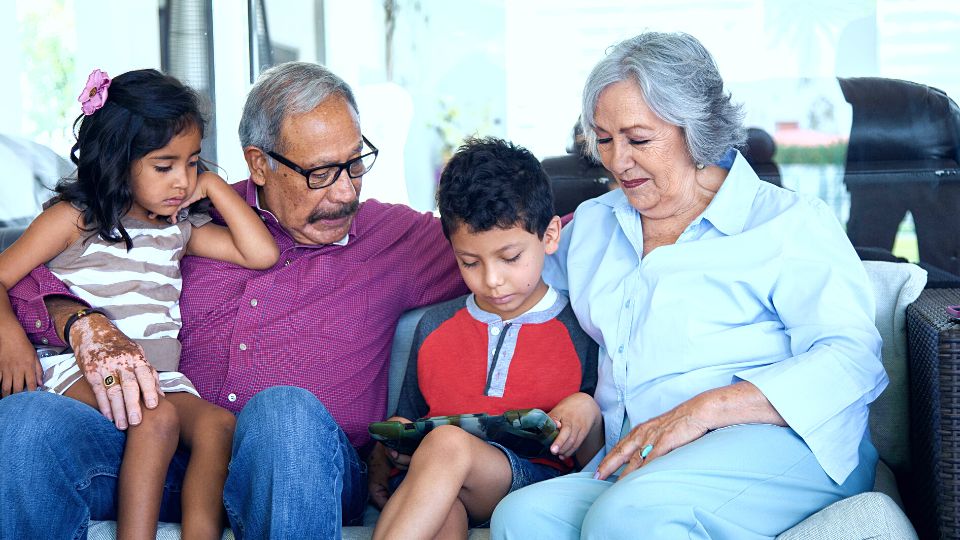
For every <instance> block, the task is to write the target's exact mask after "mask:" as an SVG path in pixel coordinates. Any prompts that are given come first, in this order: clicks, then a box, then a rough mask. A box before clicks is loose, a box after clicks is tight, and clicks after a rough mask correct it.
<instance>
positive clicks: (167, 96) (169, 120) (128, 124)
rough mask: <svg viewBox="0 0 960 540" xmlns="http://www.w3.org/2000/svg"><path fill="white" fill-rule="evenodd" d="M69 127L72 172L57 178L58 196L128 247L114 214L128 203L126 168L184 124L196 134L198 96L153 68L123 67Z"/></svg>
mask: <svg viewBox="0 0 960 540" xmlns="http://www.w3.org/2000/svg"><path fill="white" fill-rule="evenodd" d="M78 125H79V130H78V129H77V126H78ZM73 127H74V131H75V132H76V133H77V142H76V144H74V145H73V148H71V149H70V160H71V161H73V163H74V164H75V165H76V166H77V172H76V175H75V176H74V177H70V178H64V179H63V180H61V181H60V182H59V183H58V184H57V187H56V189H55V191H56V192H57V193H58V198H59V199H60V200H62V201H67V202H71V203H77V205H78V206H80V207H81V208H83V220H84V222H85V223H86V226H87V230H88V231H91V232H94V233H96V234H98V235H100V237H101V238H103V239H104V240H106V241H110V242H119V241H121V240H123V242H124V243H125V244H126V246H127V249H128V250H129V249H130V248H131V247H132V246H133V244H132V242H131V241H130V236H129V235H128V234H127V231H126V230H125V229H124V228H123V225H121V224H120V218H121V217H122V216H123V215H124V214H126V213H127V212H128V211H129V210H130V207H131V206H132V204H133V193H132V191H131V189H130V168H131V167H132V165H133V163H134V162H135V161H137V160H138V159H140V158H142V157H143V156H145V155H147V154H149V153H150V152H153V151H154V150H157V149H159V148H163V147H164V146H166V145H167V144H168V143H169V142H170V140H171V139H173V137H174V136H175V135H177V134H179V133H182V132H183V131H184V130H187V129H191V128H196V129H199V130H200V137H201V138H202V137H203V130H204V118H203V114H202V113H201V111H200V98H199V97H198V96H197V94H196V92H194V91H193V90H191V89H190V88H189V87H187V86H185V85H184V84H183V83H181V82H180V81H178V80H177V79H175V78H173V77H171V76H169V75H164V74H163V73H160V72H159V71H157V70H155V69H140V70H136V71H128V72H127V73H124V74H122V75H120V76H118V77H116V78H114V79H113V80H112V81H111V82H110V87H109V88H108V90H107V100H106V102H105V103H104V105H103V107H102V108H100V109H99V110H97V111H96V112H94V113H93V114H91V115H90V116H84V115H80V117H79V118H77V120H76V121H75V122H74V124H73Z"/></svg>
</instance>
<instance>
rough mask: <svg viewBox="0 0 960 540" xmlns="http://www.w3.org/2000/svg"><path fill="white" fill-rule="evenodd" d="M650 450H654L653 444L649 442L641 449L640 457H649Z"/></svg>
mask: <svg viewBox="0 0 960 540" xmlns="http://www.w3.org/2000/svg"><path fill="white" fill-rule="evenodd" d="M650 452H653V445H652V444H648V445H646V446H644V447H643V448H642V449H641V450H640V459H647V456H649V455H650Z"/></svg>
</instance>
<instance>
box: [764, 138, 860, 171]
mask: <svg viewBox="0 0 960 540" xmlns="http://www.w3.org/2000/svg"><path fill="white" fill-rule="evenodd" d="M773 160H774V161H776V162H777V163H778V164H780V165H843V164H844V163H846V161H847V143H846V142H839V143H835V144H829V145H823V146H779V147H777V152H776V154H774V156H773Z"/></svg>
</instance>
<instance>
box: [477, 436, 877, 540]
mask: <svg viewBox="0 0 960 540" xmlns="http://www.w3.org/2000/svg"><path fill="white" fill-rule="evenodd" d="M876 464H877V451H876V450H875V449H874V448H873V445H872V444H871V443H870V441H869V439H867V438H865V439H864V441H863V442H862V443H861V445H860V464H859V465H858V466H857V468H856V469H855V470H854V471H853V473H851V474H850V476H849V477H848V478H847V479H846V480H845V482H844V483H843V485H837V484H836V483H835V482H833V481H832V480H831V479H830V477H829V476H827V474H826V473H825V472H824V471H823V469H822V468H821V467H820V464H819V463H818V462H817V460H816V458H814V456H813V453H811V452H810V449H809V448H808V447H807V445H806V444H804V442H803V440H801V439H800V437H799V436H797V434H796V433H795V432H794V431H793V430H791V429H789V428H781V427H777V426H771V425H738V426H731V427H728V428H725V429H720V430H717V431H712V432H710V433H708V434H707V435H705V436H704V437H701V438H700V439H698V440H696V441H694V442H692V443H690V444H688V445H686V446H683V447H681V448H678V449H676V450H674V451H673V452H670V453H669V454H667V455H665V456H661V457H659V458H657V459H655V460H652V461H651V462H650V463H649V464H647V465H645V466H644V467H642V468H640V469H638V470H636V471H634V472H632V473H630V474H629V475H627V476H626V477H625V478H624V479H623V480H622V481H619V482H612V481H609V480H594V478H593V471H590V472H581V473H578V474H571V475H568V476H563V477H560V478H555V479H553V480H547V481H545V482H540V483H538V484H534V485H532V486H528V487H526V488H523V489H521V490H519V491H516V492H514V493H512V494H510V495H509V496H507V497H506V498H505V499H504V500H503V501H502V502H501V503H500V504H499V505H498V506H497V509H496V511H495V512H494V514H493V519H492V522H491V525H490V530H491V536H492V538H494V539H522V540H533V539H536V538H549V539H563V538H569V539H577V538H584V539H594V538H605V539H614V538H630V539H635V538H655V539H658V540H660V539H678V538H684V539H687V538H697V539H701V538H703V539H706V538H710V539H715V540H716V539H736V540H759V539H771V538H774V537H775V536H777V535H778V534H780V533H781V532H783V531H785V530H787V529H789V528H790V527H792V526H793V525H795V524H797V523H799V522H800V521H802V520H803V519H804V518H806V517H807V516H809V515H811V514H813V513H815V512H816V511H818V510H820V509H821V508H823V507H825V506H827V505H829V504H831V503H833V502H835V501H838V500H840V499H842V498H845V497H849V496H851V495H855V494H857V493H861V492H864V491H868V490H870V489H872V488H873V482H874V473H875V468H876Z"/></svg>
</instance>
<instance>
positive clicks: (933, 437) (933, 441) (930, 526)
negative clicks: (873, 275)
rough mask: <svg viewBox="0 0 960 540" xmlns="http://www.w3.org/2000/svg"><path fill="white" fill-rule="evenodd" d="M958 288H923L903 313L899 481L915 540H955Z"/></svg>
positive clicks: (959, 520)
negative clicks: (904, 452)
mask: <svg viewBox="0 0 960 540" xmlns="http://www.w3.org/2000/svg"><path fill="white" fill-rule="evenodd" d="M950 304H960V289H927V290H925V291H923V293H921V295H920V297H919V298H918V299H917V300H916V301H915V302H914V303H912V304H911V305H910V306H909V307H908V308H907V340H908V355H909V362H910V368H909V373H910V427H911V428H910V431H911V433H910V446H911V455H912V458H913V463H912V468H913V470H912V472H911V474H909V475H907V477H905V478H900V479H898V480H899V483H900V486H901V493H902V494H903V500H904V503H905V505H906V510H907V515H908V516H909V517H910V519H911V521H913V524H914V526H915V527H916V529H917V533H918V534H919V535H920V537H921V538H958V537H960V323H957V322H955V321H952V320H950V318H949V317H948V316H947V313H946V311H945V309H944V308H945V306H947V305H950Z"/></svg>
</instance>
